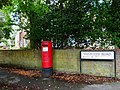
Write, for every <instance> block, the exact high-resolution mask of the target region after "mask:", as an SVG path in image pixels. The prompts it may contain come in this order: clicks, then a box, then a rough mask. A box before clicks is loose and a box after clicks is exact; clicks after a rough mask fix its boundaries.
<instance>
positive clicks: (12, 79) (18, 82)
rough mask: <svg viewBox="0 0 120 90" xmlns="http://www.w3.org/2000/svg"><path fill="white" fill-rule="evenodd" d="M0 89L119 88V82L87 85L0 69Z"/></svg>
mask: <svg viewBox="0 0 120 90" xmlns="http://www.w3.org/2000/svg"><path fill="white" fill-rule="evenodd" d="M0 90H120V82H116V83H104V84H93V85H87V84H80V83H70V82H65V81H60V80H54V79H46V78H41V77H37V78H29V77H25V76H20V75H18V74H15V73H11V72H8V71H7V70H4V69H0Z"/></svg>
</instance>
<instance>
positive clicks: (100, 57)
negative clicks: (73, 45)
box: [80, 50, 116, 78]
mask: <svg viewBox="0 0 120 90" xmlns="http://www.w3.org/2000/svg"><path fill="white" fill-rule="evenodd" d="M83 60H94V61H113V60H114V77H115V78H116V53H115V51H112V50H111V51H85V50H82V51H80V73H82V61H83Z"/></svg>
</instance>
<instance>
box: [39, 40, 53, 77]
mask: <svg viewBox="0 0 120 90" xmlns="http://www.w3.org/2000/svg"><path fill="white" fill-rule="evenodd" d="M41 50H42V51H41V52H42V76H43V77H49V76H51V75H52V64H53V63H52V42H50V41H43V42H42V43H41Z"/></svg>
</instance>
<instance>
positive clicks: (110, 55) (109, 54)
mask: <svg viewBox="0 0 120 90" xmlns="http://www.w3.org/2000/svg"><path fill="white" fill-rule="evenodd" d="M114 57H115V56H114V51H81V59H86V60H87V59H104V60H112V59H114Z"/></svg>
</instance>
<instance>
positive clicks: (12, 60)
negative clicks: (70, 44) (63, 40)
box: [0, 49, 120, 78]
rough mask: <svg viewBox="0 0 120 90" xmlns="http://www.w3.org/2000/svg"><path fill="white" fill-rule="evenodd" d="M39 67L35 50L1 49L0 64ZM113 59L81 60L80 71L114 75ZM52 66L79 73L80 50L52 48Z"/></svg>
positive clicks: (119, 70)
mask: <svg viewBox="0 0 120 90" xmlns="http://www.w3.org/2000/svg"><path fill="white" fill-rule="evenodd" d="M116 63H117V65H116V69H117V77H119V78H120V49H116ZM6 64H7V65H16V66H20V67H23V68H24V67H25V68H35V69H36V68H38V69H40V68H41V53H40V52H39V51H37V50H10V51H7V50H1V51H0V65H6ZM113 67H114V63H113V61H83V62H82V73H85V74H92V75H97V76H108V77H113V76H114V68H113ZM53 68H54V70H56V71H60V72H67V73H69V72H72V73H80V50H79V49H65V50H53Z"/></svg>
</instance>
